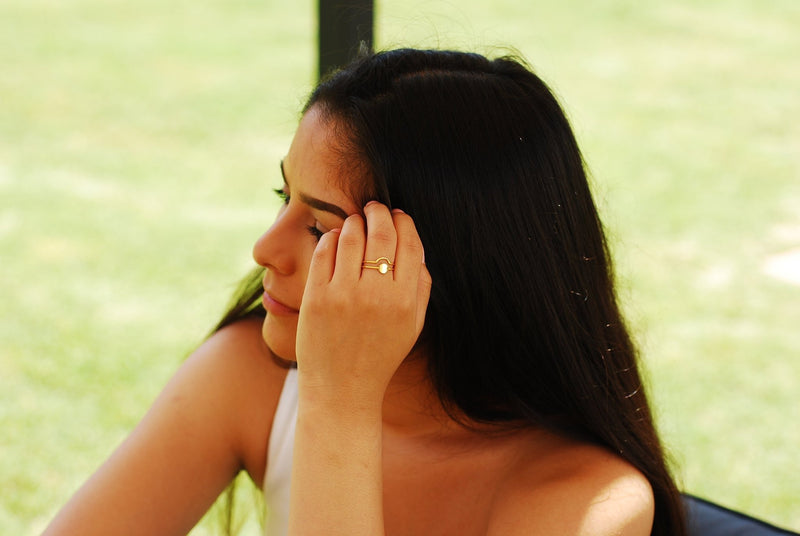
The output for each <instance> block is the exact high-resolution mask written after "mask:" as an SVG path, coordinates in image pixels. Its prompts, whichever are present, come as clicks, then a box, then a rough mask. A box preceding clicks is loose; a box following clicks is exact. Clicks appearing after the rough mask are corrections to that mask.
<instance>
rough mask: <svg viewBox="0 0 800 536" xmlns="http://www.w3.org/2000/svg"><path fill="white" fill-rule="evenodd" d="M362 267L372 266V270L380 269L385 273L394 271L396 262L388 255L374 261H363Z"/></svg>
mask: <svg viewBox="0 0 800 536" xmlns="http://www.w3.org/2000/svg"><path fill="white" fill-rule="evenodd" d="M361 268H371V269H372V270H378V271H379V272H380V273H382V274H385V273H386V272H392V271H394V263H393V262H392V261H390V260H389V258H388V257H378V258H377V259H375V260H374V261H364V262H362V263H361Z"/></svg>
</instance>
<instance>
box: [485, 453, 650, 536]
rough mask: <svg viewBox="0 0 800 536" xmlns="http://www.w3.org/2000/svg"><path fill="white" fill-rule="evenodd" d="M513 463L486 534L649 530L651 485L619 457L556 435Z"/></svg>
mask: <svg viewBox="0 0 800 536" xmlns="http://www.w3.org/2000/svg"><path fill="white" fill-rule="evenodd" d="M548 443H550V442H548ZM534 452H535V451H534ZM518 464H519V465H518V466H517V467H515V468H514V470H513V471H511V472H510V473H509V474H510V475H511V476H509V478H508V479H507V480H506V481H505V483H504V484H503V485H502V486H501V489H500V492H499V493H498V498H497V501H496V502H495V505H494V508H493V512H492V516H491V521H490V530H489V534H506V535H514V534H525V535H528V536H536V535H547V534H564V535H574V536H590V535H591V536H605V535H607V536H612V535H613V536H648V535H649V534H650V532H651V529H652V524H653V514H654V500H653V491H652V488H651V487H650V483H649V482H648V481H647V479H646V478H645V477H644V475H642V473H640V472H639V471H638V470H637V469H636V468H635V467H633V466H632V465H631V464H629V463H628V462H626V461H625V460H623V459H622V458H620V457H619V456H616V455H615V454H613V453H611V452H609V451H607V450H605V449H603V448H601V447H598V446H594V445H589V444H584V443H578V442H574V441H569V440H565V439H562V438H556V439H553V440H552V443H550V445H549V448H548V450H547V451H546V452H542V451H539V453H538V454H535V453H534V454H532V455H531V456H523V457H522V458H521V460H520V461H519V462H518Z"/></svg>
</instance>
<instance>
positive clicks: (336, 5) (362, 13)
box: [318, 0, 375, 78]
mask: <svg viewBox="0 0 800 536" xmlns="http://www.w3.org/2000/svg"><path fill="white" fill-rule="evenodd" d="M318 2H319V77H320V78H322V77H323V76H324V75H326V74H327V73H329V72H330V71H331V70H333V69H335V68H337V67H341V66H342V65H345V64H346V63H348V62H349V61H350V60H352V59H353V58H354V57H355V55H356V53H357V52H358V47H359V45H360V43H361V42H364V43H365V44H366V46H367V47H369V49H370V50H372V26H373V19H374V12H375V9H374V4H375V2H374V0H318Z"/></svg>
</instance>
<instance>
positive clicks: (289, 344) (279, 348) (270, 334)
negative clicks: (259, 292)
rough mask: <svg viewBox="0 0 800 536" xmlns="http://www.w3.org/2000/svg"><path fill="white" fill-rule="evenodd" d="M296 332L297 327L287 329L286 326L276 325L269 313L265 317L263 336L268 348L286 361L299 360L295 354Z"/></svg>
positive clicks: (262, 328)
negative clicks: (271, 320)
mask: <svg viewBox="0 0 800 536" xmlns="http://www.w3.org/2000/svg"><path fill="white" fill-rule="evenodd" d="M289 332H291V333H289ZM296 333H297V329H296V328H295V329H294V330H287V329H286V328H285V327H282V326H275V325H274V322H270V320H269V315H268V316H267V318H265V319H264V324H263V325H262V326H261V336H262V338H263V339H264V343H266V345H267V348H269V349H270V351H271V352H272V354H273V355H274V356H275V357H278V358H280V359H283V360H284V361H297V355H296V354H295V338H296V337H295V335H296Z"/></svg>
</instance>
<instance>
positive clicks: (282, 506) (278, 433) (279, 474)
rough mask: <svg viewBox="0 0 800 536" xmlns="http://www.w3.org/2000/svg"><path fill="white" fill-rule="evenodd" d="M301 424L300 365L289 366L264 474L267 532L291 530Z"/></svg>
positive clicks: (277, 535) (280, 535)
mask: <svg viewBox="0 0 800 536" xmlns="http://www.w3.org/2000/svg"><path fill="white" fill-rule="evenodd" d="M296 424H297V369H296V368H292V369H289V373H288V374H287V375H286V380H285V381H284V383H283V389H282V390H281V397H280V399H279V400H278V407H277V408H276V409H275V417H274V419H273V421H272V431H271V432H270V434H269V446H268V449H267V472H266V474H265V475H264V499H265V502H266V505H267V519H266V524H265V532H264V534H265V535H266V536H286V534H287V533H288V531H289V488H290V485H291V478H292V452H293V451H294V429H295V425H296Z"/></svg>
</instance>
